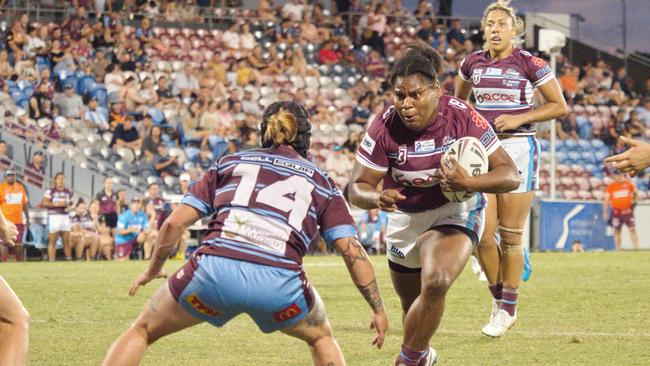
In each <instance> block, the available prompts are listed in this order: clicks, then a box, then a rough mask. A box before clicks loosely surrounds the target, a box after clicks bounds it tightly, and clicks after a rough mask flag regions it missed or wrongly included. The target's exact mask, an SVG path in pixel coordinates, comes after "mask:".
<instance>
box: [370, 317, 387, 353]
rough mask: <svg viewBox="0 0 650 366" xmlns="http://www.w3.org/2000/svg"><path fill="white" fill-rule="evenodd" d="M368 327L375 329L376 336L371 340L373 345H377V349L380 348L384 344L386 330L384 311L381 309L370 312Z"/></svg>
mask: <svg viewBox="0 0 650 366" xmlns="http://www.w3.org/2000/svg"><path fill="white" fill-rule="evenodd" d="M370 329H375V330H376V331H377V336H376V337H375V340H374V341H372V344H373V346H377V349H381V346H383V345H384V338H385V337H386V331H387V330H388V317H386V312H384V311H382V312H381V313H372V322H370Z"/></svg>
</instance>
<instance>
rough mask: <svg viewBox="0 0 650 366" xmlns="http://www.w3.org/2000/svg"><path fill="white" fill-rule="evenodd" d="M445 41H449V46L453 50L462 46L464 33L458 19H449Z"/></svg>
mask: <svg viewBox="0 0 650 366" xmlns="http://www.w3.org/2000/svg"><path fill="white" fill-rule="evenodd" d="M447 41H448V42H449V46H450V47H451V48H453V49H454V50H460V49H461V48H463V44H464V43H465V35H464V34H463V32H462V26H461V24H460V19H454V20H452V21H451V29H450V30H449V32H448V33H447Z"/></svg>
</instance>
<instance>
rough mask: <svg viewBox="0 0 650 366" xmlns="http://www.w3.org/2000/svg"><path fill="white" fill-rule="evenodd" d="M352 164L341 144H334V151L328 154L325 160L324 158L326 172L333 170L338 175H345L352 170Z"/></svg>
mask: <svg viewBox="0 0 650 366" xmlns="http://www.w3.org/2000/svg"><path fill="white" fill-rule="evenodd" d="M352 165H353V164H352V162H351V161H350V158H349V157H348V155H347V154H346V153H345V152H344V151H343V147H342V146H341V145H336V146H334V151H333V152H332V153H331V154H328V155H327V160H325V169H326V170H327V171H328V172H335V173H336V174H337V175H339V176H347V175H348V174H349V173H350V171H351V170H352Z"/></svg>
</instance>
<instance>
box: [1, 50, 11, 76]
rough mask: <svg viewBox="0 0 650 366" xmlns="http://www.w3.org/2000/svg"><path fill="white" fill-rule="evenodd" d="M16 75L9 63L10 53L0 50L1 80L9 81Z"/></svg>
mask: <svg viewBox="0 0 650 366" xmlns="http://www.w3.org/2000/svg"><path fill="white" fill-rule="evenodd" d="M14 74H15V71H14V68H13V67H12V66H11V64H10V63H9V53H8V52H7V50H0V79H4V80H9V79H10V78H11V76H12V75H14Z"/></svg>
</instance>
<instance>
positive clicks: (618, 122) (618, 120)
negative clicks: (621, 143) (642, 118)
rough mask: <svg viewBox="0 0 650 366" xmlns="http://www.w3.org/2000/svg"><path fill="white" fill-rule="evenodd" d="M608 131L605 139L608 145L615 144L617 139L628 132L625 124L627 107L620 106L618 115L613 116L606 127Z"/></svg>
mask: <svg viewBox="0 0 650 366" xmlns="http://www.w3.org/2000/svg"><path fill="white" fill-rule="evenodd" d="M606 129H607V130H606V133H605V135H604V138H603V140H604V141H605V143H606V144H607V145H610V146H612V145H615V144H616V140H617V139H618V138H619V137H620V136H621V135H624V134H625V132H626V126H625V109H623V108H620V109H619V110H618V111H616V115H614V116H612V117H611V118H610V120H609V123H608V124H607V127H606Z"/></svg>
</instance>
